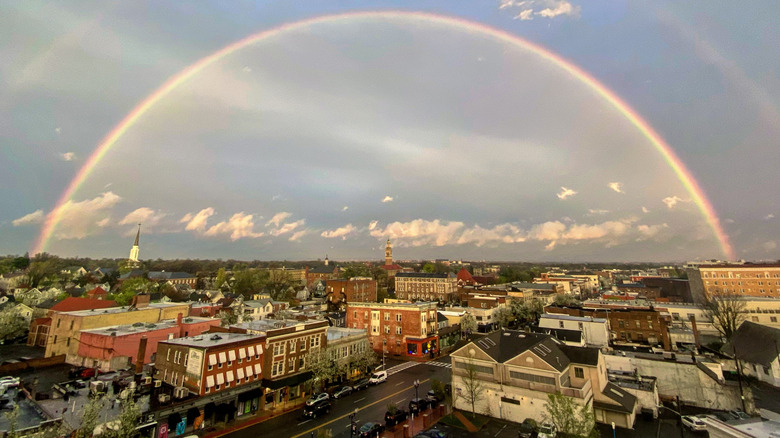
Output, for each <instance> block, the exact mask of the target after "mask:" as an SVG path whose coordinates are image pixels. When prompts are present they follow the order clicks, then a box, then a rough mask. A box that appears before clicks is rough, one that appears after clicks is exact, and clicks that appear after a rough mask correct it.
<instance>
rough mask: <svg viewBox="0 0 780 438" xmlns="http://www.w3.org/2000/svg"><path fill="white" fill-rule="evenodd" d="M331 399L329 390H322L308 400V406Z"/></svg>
mask: <svg viewBox="0 0 780 438" xmlns="http://www.w3.org/2000/svg"><path fill="white" fill-rule="evenodd" d="M329 399H330V395H328V393H327V392H321V393H319V394H314V395H312V396H311V398H309V399H308V400H306V406H311V405H313V404H315V403H317V402H319V401H322V400H329Z"/></svg>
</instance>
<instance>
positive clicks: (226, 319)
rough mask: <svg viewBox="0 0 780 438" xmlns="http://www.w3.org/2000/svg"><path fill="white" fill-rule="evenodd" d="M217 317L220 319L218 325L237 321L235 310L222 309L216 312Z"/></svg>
mask: <svg viewBox="0 0 780 438" xmlns="http://www.w3.org/2000/svg"><path fill="white" fill-rule="evenodd" d="M217 318H219V319H220V323H219V325H220V326H221V327H228V326H231V325H233V324H237V323H238V315H237V314H236V313H235V312H229V311H226V310H222V311H220V312H219V313H217Z"/></svg>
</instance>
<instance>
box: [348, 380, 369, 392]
mask: <svg viewBox="0 0 780 438" xmlns="http://www.w3.org/2000/svg"><path fill="white" fill-rule="evenodd" d="M368 385H369V383H368V379H360V380H358V381H357V382H355V384H354V385H352V389H353V390H354V391H360V390H363V389H366V388H368Z"/></svg>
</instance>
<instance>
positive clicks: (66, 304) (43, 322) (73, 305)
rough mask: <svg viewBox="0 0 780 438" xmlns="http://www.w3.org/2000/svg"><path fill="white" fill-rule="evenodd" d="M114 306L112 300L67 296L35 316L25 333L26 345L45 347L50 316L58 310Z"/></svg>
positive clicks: (49, 326) (49, 328) (49, 329)
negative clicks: (41, 315) (38, 316)
mask: <svg viewBox="0 0 780 438" xmlns="http://www.w3.org/2000/svg"><path fill="white" fill-rule="evenodd" d="M108 307H116V302H114V301H113V300H102V299H93V298H76V297H67V298H65V299H64V300H62V301H60V302H59V303H57V304H55V305H53V306H51V307H50V308H49V310H48V311H47V312H46V316H45V317H43V318H36V319H34V320H33V321H32V322H31V324H30V331H29V332H28V335H27V345H37V346H39V347H46V344H47V343H48V342H49V332H50V331H51V320H52V316H53V315H55V314H57V313H60V312H74V311H77V310H92V309H105V308H108Z"/></svg>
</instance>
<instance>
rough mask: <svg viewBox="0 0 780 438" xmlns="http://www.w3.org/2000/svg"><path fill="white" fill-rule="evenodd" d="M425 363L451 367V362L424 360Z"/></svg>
mask: <svg viewBox="0 0 780 438" xmlns="http://www.w3.org/2000/svg"><path fill="white" fill-rule="evenodd" d="M425 364H426V365H433V366H435V367H442V368H452V364H451V363H446V362H438V361H435V360H433V361H430V362H426V363H425Z"/></svg>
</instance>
